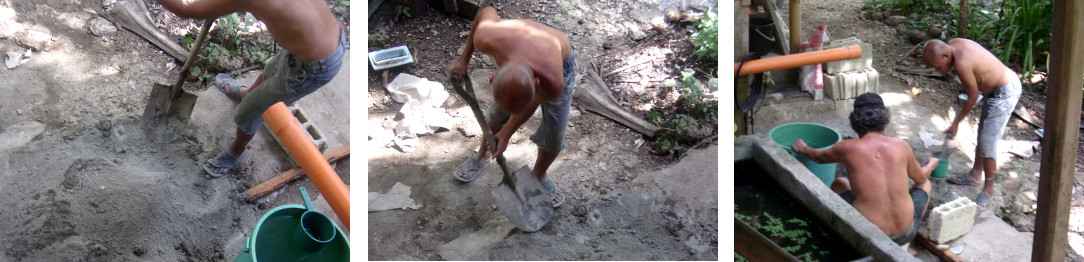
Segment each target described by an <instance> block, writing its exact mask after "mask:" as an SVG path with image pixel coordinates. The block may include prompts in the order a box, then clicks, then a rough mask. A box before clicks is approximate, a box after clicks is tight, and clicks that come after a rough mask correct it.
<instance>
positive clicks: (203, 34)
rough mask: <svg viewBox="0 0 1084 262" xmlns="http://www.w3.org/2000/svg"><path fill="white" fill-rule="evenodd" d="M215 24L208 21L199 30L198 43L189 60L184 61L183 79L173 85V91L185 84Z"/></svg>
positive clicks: (213, 21)
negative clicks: (208, 33)
mask: <svg viewBox="0 0 1084 262" xmlns="http://www.w3.org/2000/svg"><path fill="white" fill-rule="evenodd" d="M213 24H215V20H214V19H207V21H204V22H203V27H202V28H200V29H199V35H198V36H196V42H195V43H194V44H193V45H192V51H191V52H189V53H188V58H187V59H185V60H184V66H181V79H177V83H176V84H173V89H179V88H181V85H183V84H184V79H185V78H187V77H188V72H189V70H190V69H192V64H194V62H193V60H196V55H199V49H200V47H202V46H203V40H206V39H207V31H210V30H211V25H213Z"/></svg>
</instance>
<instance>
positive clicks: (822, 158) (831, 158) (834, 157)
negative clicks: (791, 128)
mask: <svg viewBox="0 0 1084 262" xmlns="http://www.w3.org/2000/svg"><path fill="white" fill-rule="evenodd" d="M849 144H850V143H849V142H848V141H846V140H845V141H840V142H839V143H836V144H835V145H833V146H832V147H829V148H828V149H824V150H820V149H816V148H812V147H809V146H807V145H806V144H805V141H802V140H801V139H798V141H794V144H793V145H791V146H790V147H791V149H793V150H794V152H797V153H799V154H802V155H804V156H806V157H808V158H809V159H810V160H813V162H817V163H819V164H824V163H838V162H843V158H844V152H846V151H847V149H846V148H847V147H849Z"/></svg>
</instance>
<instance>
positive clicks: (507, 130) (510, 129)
mask: <svg viewBox="0 0 1084 262" xmlns="http://www.w3.org/2000/svg"><path fill="white" fill-rule="evenodd" d="M542 102H543V100H542V98H541V97H538V96H535V97H534V100H533V101H531V104H530V105H528V106H527V109H526V110H524V111H523V112H521V113H519V114H513V115H510V116H509V117H508V122H506V123H505V124H504V126H503V127H501V131H500V132H497V134H494V135H493V136H494V137H496V138H497V139H498V140H499V141H497V152H495V153H494V154H493V155H494V156H497V155H500V154H502V153H504V149H505V148H508V140H509V139H511V138H512V134H514V133H516V130H519V127H521V126H523V123H527V120H528V119H531V116H532V115H534V111H536V110H538V105H540V104H542Z"/></svg>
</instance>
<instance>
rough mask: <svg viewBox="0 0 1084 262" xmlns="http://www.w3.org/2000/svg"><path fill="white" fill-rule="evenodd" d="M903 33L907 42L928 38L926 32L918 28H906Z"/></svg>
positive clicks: (912, 42) (917, 41) (913, 42)
mask: <svg viewBox="0 0 1084 262" xmlns="http://www.w3.org/2000/svg"><path fill="white" fill-rule="evenodd" d="M904 35H905V36H906V37H907V42H910V43H911V44H918V43H921V42H922V41H926V40H927V39H930V38H929V37H928V36H926V32H922V30H918V29H913V30H907V31H906V33H905V34H904Z"/></svg>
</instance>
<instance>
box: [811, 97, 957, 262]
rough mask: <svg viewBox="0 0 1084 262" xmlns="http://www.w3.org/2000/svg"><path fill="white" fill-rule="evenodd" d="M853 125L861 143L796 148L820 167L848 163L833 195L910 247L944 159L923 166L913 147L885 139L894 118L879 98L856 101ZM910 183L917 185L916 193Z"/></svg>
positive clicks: (853, 141)
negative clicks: (932, 180)
mask: <svg viewBox="0 0 1084 262" xmlns="http://www.w3.org/2000/svg"><path fill="white" fill-rule="evenodd" d="M850 122H851V128H853V129H854V131H855V132H857V133H858V136H859V138H858V139H848V140H843V141H840V142H839V143H836V144H835V145H832V147H830V148H828V149H825V150H818V149H814V148H810V147H809V146H806V143H805V141H802V140H801V139H799V140H798V141H794V144H793V145H791V148H792V149H794V151H795V152H798V153H799V154H802V155H805V156H808V157H809V159H811V160H813V161H815V162H817V163H837V162H842V163H843V164H844V166H846V167H847V171H848V177H839V178H836V180H835V181H833V183H832V186H831V187H832V191H835V192H836V193H837V194H839V196H840V197H842V198H843V200H846V201H847V202H848V203H850V204H851V205H852V206H854V209H856V210H858V213H861V214H862V216H864V217H866V219H868V220H869V221H870V222H872V223H873V224H874V225H876V226H877V228H879V229H881V232H884V233H885V235H888V236H889V237H890V238H892V241H895V242H896V243H897V244H900V245H907V244H909V243H911V240H914V238H915V234H916V233H917V232H918V223H919V222H921V221H922V216H923V215H924V213H925V212H926V207H927V206H928V205H929V200H930V198H929V196H930V189H931V186H930V180H929V179H928V178H929V176H930V172H932V171H933V169H934V168H937V162H938V159H937V158H933V157H930V158H929V161H928V162H926V166H919V165H918V160H917V159H915V155H914V152H912V151H911V146H910V145H908V144H907V142H905V141H903V140H902V139H899V138H895V137H889V136H885V135H884V130H885V126H886V125H888V123H889V113H888V108H885V105H884V102H883V100H881V96H879V95H877V94H873V93H865V94H862V95H861V96H858V98H857V99H855V101H854V111H853V112H851V115H850ZM908 178H910V179H911V180H914V181H915V184H914V185H913V186H911V188H910V189H908V187H907V184H908V182H907V179H908ZM912 254H914V253H912Z"/></svg>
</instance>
